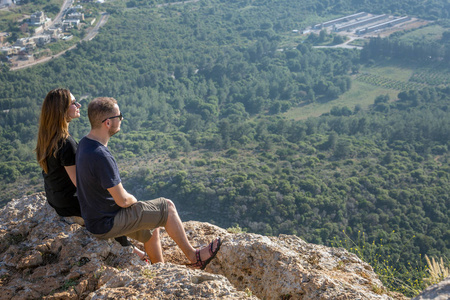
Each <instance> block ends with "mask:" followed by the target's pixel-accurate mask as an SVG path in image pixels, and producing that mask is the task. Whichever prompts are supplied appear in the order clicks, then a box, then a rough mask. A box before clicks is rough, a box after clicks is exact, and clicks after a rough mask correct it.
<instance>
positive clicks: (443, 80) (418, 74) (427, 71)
mask: <svg viewBox="0 0 450 300" xmlns="http://www.w3.org/2000/svg"><path fill="white" fill-rule="evenodd" d="M409 80H410V81H411V82H417V83H424V84H428V85H433V86H441V85H449V84H450V70H448V68H446V67H442V66H440V65H436V66H434V67H431V68H430V67H427V68H418V69H416V70H415V71H414V73H413V74H412V76H411V78H410V79H409Z"/></svg>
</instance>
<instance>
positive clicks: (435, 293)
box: [413, 277, 450, 300]
mask: <svg viewBox="0 0 450 300" xmlns="http://www.w3.org/2000/svg"><path fill="white" fill-rule="evenodd" d="M449 299H450V277H447V278H445V279H444V280H442V281H441V282H439V283H437V284H433V285H432V286H429V287H427V288H426V289H425V290H424V291H423V292H422V293H420V295H418V296H417V297H414V298H413V300H449Z"/></svg>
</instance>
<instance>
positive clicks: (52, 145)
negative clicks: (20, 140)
mask: <svg viewBox="0 0 450 300" xmlns="http://www.w3.org/2000/svg"><path fill="white" fill-rule="evenodd" d="M80 107H81V105H80V104H79V103H78V102H76V99H75V97H74V96H73V95H72V93H70V91H69V90H67V89H61V88H59V89H54V90H51V91H50V92H48V94H47V96H46V97H45V99H44V102H43V103H42V110H41V117H40V120H39V131H38V138H37V145H36V156H37V160H38V162H39V165H40V166H41V168H42V175H43V177H44V188H45V193H46V195H47V201H48V203H49V204H50V206H51V207H53V208H54V209H55V211H56V213H57V214H58V215H60V216H62V217H81V210H80V204H79V203H78V198H77V194H76V190H77V189H76V179H75V178H76V176H75V172H76V167H75V152H76V150H77V146H78V144H77V142H76V141H75V140H74V139H73V138H72V137H71V136H70V134H69V123H70V121H72V120H73V119H77V118H79V117H80ZM116 240H117V241H118V242H119V243H120V244H121V245H122V246H124V247H126V246H131V245H132V244H131V243H130V242H129V241H128V240H127V238H126V237H125V236H122V237H118V238H116ZM133 248H134V252H135V253H136V254H138V255H139V257H141V258H143V257H144V255H145V253H144V252H143V251H141V250H139V249H138V248H136V247H133Z"/></svg>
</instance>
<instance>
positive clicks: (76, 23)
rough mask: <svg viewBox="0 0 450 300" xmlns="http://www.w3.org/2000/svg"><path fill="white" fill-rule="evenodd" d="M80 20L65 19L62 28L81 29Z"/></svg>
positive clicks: (67, 29) (65, 29) (64, 29)
mask: <svg viewBox="0 0 450 300" xmlns="http://www.w3.org/2000/svg"><path fill="white" fill-rule="evenodd" d="M80 26H81V24H80V20H69V19H67V20H64V21H63V22H62V29H63V31H70V29H72V28H76V29H80Z"/></svg>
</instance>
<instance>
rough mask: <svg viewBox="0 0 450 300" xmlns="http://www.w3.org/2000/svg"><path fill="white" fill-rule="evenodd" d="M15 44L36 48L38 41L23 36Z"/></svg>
mask: <svg viewBox="0 0 450 300" xmlns="http://www.w3.org/2000/svg"><path fill="white" fill-rule="evenodd" d="M14 46H17V47H21V48H26V49H31V50H33V49H35V48H36V43H35V42H34V40H33V39H32V38H21V39H18V40H17V41H16V42H15V43H14Z"/></svg>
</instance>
